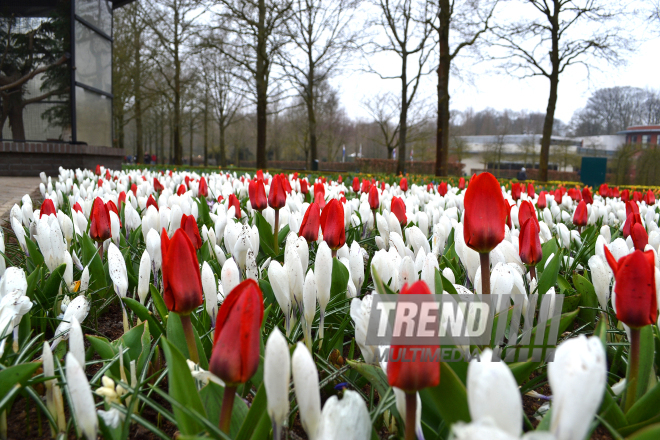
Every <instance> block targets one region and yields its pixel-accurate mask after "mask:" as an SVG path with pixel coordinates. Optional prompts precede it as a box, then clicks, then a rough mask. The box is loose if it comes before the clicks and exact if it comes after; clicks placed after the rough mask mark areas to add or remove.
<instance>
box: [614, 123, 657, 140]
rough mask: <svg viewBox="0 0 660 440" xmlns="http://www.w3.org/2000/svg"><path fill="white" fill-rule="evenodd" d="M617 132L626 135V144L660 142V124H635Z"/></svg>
mask: <svg viewBox="0 0 660 440" xmlns="http://www.w3.org/2000/svg"><path fill="white" fill-rule="evenodd" d="M617 134H623V135H625V136H626V144H645V145H659V144H660V125H633V126H631V127H628V129H626V130H624V131H620V132H618V133H617Z"/></svg>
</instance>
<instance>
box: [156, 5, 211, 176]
mask: <svg viewBox="0 0 660 440" xmlns="http://www.w3.org/2000/svg"><path fill="white" fill-rule="evenodd" d="M150 5H151V6H150V9H149V10H148V11H146V13H145V18H146V20H147V24H148V26H149V27H150V29H151V30H152V32H153V33H154V34H155V36H156V44H155V45H154V47H153V48H152V51H153V55H152V59H153V60H154V61H155V62H156V67H157V69H158V71H159V72H160V74H161V76H162V78H163V79H164V80H165V83H166V84H167V87H168V88H169V89H170V91H171V93H172V96H171V100H172V105H173V115H172V116H173V119H172V136H173V149H174V163H175V164H177V165H181V164H182V163H183V144H182V139H181V136H182V130H183V127H182V121H181V112H182V102H181V101H182V97H183V93H184V90H183V87H184V85H185V82H186V78H184V77H183V73H182V67H183V66H185V64H186V62H187V61H188V60H189V59H190V57H191V56H192V55H193V51H192V48H193V47H194V46H195V44H196V41H195V39H196V36H197V20H198V19H199V17H200V16H202V15H203V14H204V12H205V10H204V8H202V2H201V0H158V2H154V3H150Z"/></svg>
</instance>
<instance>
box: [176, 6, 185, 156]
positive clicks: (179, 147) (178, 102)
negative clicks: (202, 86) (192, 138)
mask: <svg viewBox="0 0 660 440" xmlns="http://www.w3.org/2000/svg"><path fill="white" fill-rule="evenodd" d="M174 163H175V164H176V165H182V164H183V145H182V144H181V60H180V59H179V11H178V10H175V11H174Z"/></svg>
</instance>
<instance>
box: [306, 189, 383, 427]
mask: <svg viewBox="0 0 660 440" xmlns="http://www.w3.org/2000/svg"><path fill="white" fill-rule="evenodd" d="M372 188H373V187H372ZM371 429H372V428H371V418H370V417H369V411H368V410H367V405H366V403H365V402H364V400H363V399H362V396H360V394H359V393H357V392H355V391H352V390H346V391H344V395H343V397H342V399H341V400H339V399H338V398H337V396H332V397H330V398H329V399H328V400H326V402H325V405H324V406H323V412H322V413H321V420H320V421H319V425H318V428H317V433H316V436H315V437H314V436H311V435H310V438H315V439H316V440H334V439H368V438H370V435H371Z"/></svg>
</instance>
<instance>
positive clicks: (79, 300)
mask: <svg viewBox="0 0 660 440" xmlns="http://www.w3.org/2000/svg"><path fill="white" fill-rule="evenodd" d="M89 308H90V303H89V301H88V300H87V298H85V296H84V295H79V296H77V297H75V298H74V299H73V300H72V301H71V303H70V304H69V306H68V307H67V308H66V311H65V312H64V316H63V317H62V322H60V324H59V325H58V326H57V329H56V330H55V340H54V341H53V343H52V344H51V345H50V348H51V350H55V348H56V347H57V344H59V343H60V341H62V340H67V339H69V329H70V328H71V320H72V319H73V317H74V316H75V317H76V319H77V320H78V322H83V321H84V320H85V318H86V317H87V314H88V313H89Z"/></svg>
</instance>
